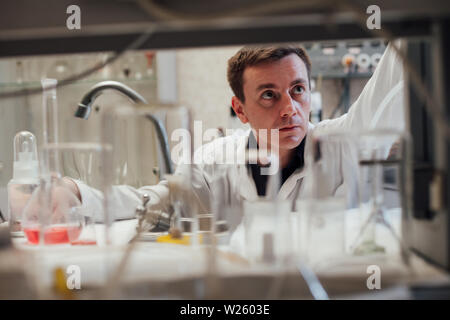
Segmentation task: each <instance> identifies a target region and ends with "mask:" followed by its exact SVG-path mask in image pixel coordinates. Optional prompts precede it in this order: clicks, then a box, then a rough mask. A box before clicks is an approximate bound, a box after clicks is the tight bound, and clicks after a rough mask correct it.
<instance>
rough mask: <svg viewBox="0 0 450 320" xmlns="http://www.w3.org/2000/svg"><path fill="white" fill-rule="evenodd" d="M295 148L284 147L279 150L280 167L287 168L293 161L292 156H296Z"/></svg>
mask: <svg viewBox="0 0 450 320" xmlns="http://www.w3.org/2000/svg"><path fill="white" fill-rule="evenodd" d="M294 150H295V149H282V150H279V157H280V167H281V168H282V169H284V168H286V167H287V166H288V164H289V162H290V161H291V159H292V157H293V156H294Z"/></svg>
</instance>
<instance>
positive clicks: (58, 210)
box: [22, 178, 83, 244]
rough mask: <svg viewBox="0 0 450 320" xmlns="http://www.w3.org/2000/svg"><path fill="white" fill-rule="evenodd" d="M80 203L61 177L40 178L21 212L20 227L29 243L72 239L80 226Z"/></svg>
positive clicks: (80, 228)
mask: <svg viewBox="0 0 450 320" xmlns="http://www.w3.org/2000/svg"><path fill="white" fill-rule="evenodd" d="M82 213H83V212H82V207H81V203H80V201H79V199H78V198H77V197H76V195H75V194H74V193H73V192H72V191H71V190H70V189H69V188H67V186H65V185H64V183H63V181H62V180H61V179H60V178H54V179H52V180H51V181H46V180H45V179H41V183H40V185H39V187H38V188H37V189H36V190H35V191H34V192H33V194H32V196H31V199H30V200H29V201H28V203H27V205H26V207H25V209H24V213H23V220H22V221H23V222H22V224H23V231H24V233H25V235H26V237H27V238H28V242H29V243H31V244H39V243H43V244H63V243H70V242H73V241H75V240H76V239H77V238H78V236H79V235H80V233H81V230H82V228H83V215H82Z"/></svg>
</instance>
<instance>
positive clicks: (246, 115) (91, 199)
mask: <svg viewBox="0 0 450 320" xmlns="http://www.w3.org/2000/svg"><path fill="white" fill-rule="evenodd" d="M310 70H311V65H310V62H309V58H308V56H307V55H306V53H305V51H304V50H303V49H301V48H298V47H293V46H280V47H270V48H268V47H264V48H263V47H246V48H243V49H241V50H240V51H239V52H237V53H236V54H235V55H234V56H233V57H232V58H231V59H230V60H229V62H228V80H229V83H230V86H231V88H232V90H233V92H234V94H235V96H234V97H233V98H232V107H233V110H234V111H235V113H236V115H237V116H238V117H239V119H240V120H241V121H242V122H243V123H249V124H250V126H251V128H252V129H253V130H248V131H247V132H246V133H245V134H234V135H230V136H227V137H223V138H218V139H216V140H214V141H212V142H210V143H208V144H206V145H203V146H202V147H201V148H199V150H196V155H199V154H201V155H202V156H203V158H205V156H206V158H209V159H210V160H212V161H209V162H208V163H205V162H203V163H194V164H193V165H192V166H191V167H190V170H192V171H191V172H192V185H193V189H194V190H195V192H196V194H197V196H198V198H199V199H200V201H201V202H202V203H203V205H202V207H203V208H204V210H207V211H209V210H210V203H209V201H210V195H211V186H212V179H213V178H214V174H215V173H216V172H217V171H216V170H215V169H216V163H215V159H216V158H217V159H218V158H220V159H221V160H223V150H226V149H227V146H230V145H231V146H232V147H231V148H233V149H234V150H236V152H237V153H238V154H239V153H242V152H245V150H246V149H247V148H249V147H251V146H252V145H253V146H255V145H260V144H267V146H268V148H269V149H270V148H271V147H274V146H271V142H270V140H268V139H266V140H265V138H264V137H263V136H262V135H260V134H259V130H260V129H267V130H269V131H270V130H271V129H278V130H279V131H278V132H279V142H278V144H277V148H278V150H279V163H280V167H281V177H282V185H281V188H280V189H279V192H278V197H279V198H281V199H292V198H294V197H298V198H301V197H302V196H304V188H303V187H302V186H303V185H304V184H305V183H304V181H303V180H305V179H307V177H305V174H306V171H305V168H304V167H305V166H304V159H305V158H306V157H307V154H305V152H306V153H307V152H308V144H309V143H310V142H309V139H308V138H309V137H311V136H312V134H313V133H314V132H315V133H317V132H329V131H332V130H340V129H342V130H353V131H355V132H356V131H358V130H362V129H369V128H372V129H373V128H395V129H398V130H403V129H404V126H405V124H404V106H403V100H404V99H403V98H404V97H403V95H404V90H403V86H404V83H403V81H404V80H403V67H402V62H401V60H400V58H399V57H398V56H397V55H396V53H395V52H394V50H393V49H392V47H391V45H389V46H388V47H387V49H386V52H385V53H384V55H383V57H382V58H381V60H380V62H379V64H378V66H377V68H376V70H375V72H374V74H373V76H372V77H371V79H370V80H369V81H368V83H367V84H366V86H365V87H364V89H363V91H362V93H361V94H360V96H359V98H358V99H357V101H356V102H355V103H354V104H353V105H352V106H351V108H350V109H349V111H348V113H347V114H344V115H342V116H341V117H339V118H337V119H332V120H324V121H322V122H320V123H319V124H317V125H316V126H313V125H312V124H311V123H309V121H308V119H309V112H310ZM238 157H239V155H238ZM343 157H345V154H343V152H342V150H337V151H336V157H333V159H328V161H333V165H334V166H335V167H336V168H337V170H336V174H334V175H332V176H329V177H327V179H328V184H327V186H328V188H329V189H328V190H327V191H326V192H328V193H329V194H330V195H333V194H335V193H336V192H337V190H338V188H339V186H340V185H342V184H343V183H344V182H345V179H346V177H345V176H346V175H347V176H351V175H352V174H353V172H352V169H351V168H350V169H343V168H342V165H341V162H342V159H343ZM188 172H189V166H185V165H180V166H178V168H177V170H176V174H180V175H186V174H188ZM266 178H267V177H264V176H262V175H261V174H260V172H259V168H258V166H257V165H253V166H252V167H250V170H249V168H248V167H246V166H236V170H235V171H234V173H233V174H231V179H230V181H229V189H228V191H227V192H230V196H231V198H232V200H231V201H242V200H244V199H246V200H254V199H256V198H257V197H258V195H264V194H265V188H266V185H267V179H266ZM64 181H65V183H66V184H67V186H68V187H70V188H71V189H72V190H73V192H74V193H76V194H77V196H78V197H79V198H80V200H81V201H82V204H83V206H85V207H86V209H87V210H88V211H90V212H93V214H95V216H96V219H97V220H102V219H103V213H102V212H103V203H102V199H103V196H102V194H101V192H100V191H98V190H95V189H93V188H91V187H89V186H87V185H86V184H84V183H83V182H80V181H73V180H70V179H67V178H66V179H65V180H64ZM113 193H114V196H113V197H112V198H113V202H114V205H113V207H114V212H115V216H114V218H115V219H125V218H132V217H134V215H135V211H134V209H135V208H136V206H137V205H139V204H141V203H142V196H143V194H144V193H147V194H149V195H150V202H149V204H150V205H151V206H152V207H154V208H155V209H161V210H163V211H166V212H167V211H170V210H171V208H170V203H169V189H168V182H167V181H165V180H163V181H161V182H160V183H159V184H157V185H155V186H146V187H142V188H139V189H135V188H132V187H130V186H115V187H114V188H113ZM240 218H241V217H234V218H232V220H233V221H234V223H233V224H234V225H233V226H232V228H234V227H236V224H238V223H239V221H240Z"/></svg>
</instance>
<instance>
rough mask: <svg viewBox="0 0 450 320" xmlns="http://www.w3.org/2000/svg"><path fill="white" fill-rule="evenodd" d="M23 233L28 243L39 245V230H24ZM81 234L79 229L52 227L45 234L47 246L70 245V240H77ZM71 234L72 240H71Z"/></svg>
mask: <svg viewBox="0 0 450 320" xmlns="http://www.w3.org/2000/svg"><path fill="white" fill-rule="evenodd" d="M23 232H24V233H25V235H26V236H27V238H28V242H29V243H31V244H38V243H39V240H40V239H39V236H40V230H39V228H24V229H23ZM80 233H81V228H78V227H63V226H58V227H52V228H49V229H47V230H45V232H44V243H45V244H60V243H69V242H70V240H69V239H70V238H73V239H77V238H78V237H79V235H80ZM69 234H70V236H71V237H70V238H69Z"/></svg>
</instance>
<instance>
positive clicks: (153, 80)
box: [0, 76, 156, 92]
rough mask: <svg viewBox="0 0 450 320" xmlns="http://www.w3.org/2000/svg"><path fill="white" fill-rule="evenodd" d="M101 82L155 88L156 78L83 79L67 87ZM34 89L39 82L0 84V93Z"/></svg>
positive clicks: (38, 85)
mask: <svg viewBox="0 0 450 320" xmlns="http://www.w3.org/2000/svg"><path fill="white" fill-rule="evenodd" d="M101 81H118V82H123V83H127V84H130V83H143V82H146V83H150V84H154V85H155V86H156V76H152V77H143V78H141V79H136V78H120V79H119V78H98V79H85V80H78V81H75V82H74V83H71V84H69V85H67V86H74V85H75V86H76V85H94V84H96V83H98V82H101ZM36 87H41V82H40V81H30V82H22V83H18V82H0V91H2V92H5V91H7V90H9V89H11V90H14V89H16V90H19V89H31V88H36Z"/></svg>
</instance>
